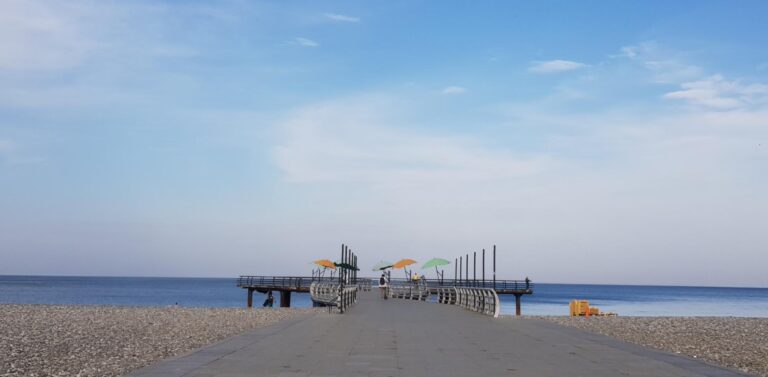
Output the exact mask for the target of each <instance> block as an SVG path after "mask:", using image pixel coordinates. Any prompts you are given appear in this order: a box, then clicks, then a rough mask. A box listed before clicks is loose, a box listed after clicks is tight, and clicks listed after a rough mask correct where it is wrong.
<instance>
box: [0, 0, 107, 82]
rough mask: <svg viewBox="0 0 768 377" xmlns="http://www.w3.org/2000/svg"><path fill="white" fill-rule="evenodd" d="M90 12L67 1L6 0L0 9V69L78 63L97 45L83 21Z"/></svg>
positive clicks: (37, 68)
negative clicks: (85, 28) (86, 30)
mask: <svg viewBox="0 0 768 377" xmlns="http://www.w3.org/2000/svg"><path fill="white" fill-rule="evenodd" d="M90 15H91V12H90V11H89V10H88V9H87V8H85V7H78V6H77V5H72V4H69V3H48V2H41V1H19V0H8V1H4V2H3V4H2V11H0V69H11V70H51V69H66V68H71V67H74V66H76V65H78V64H79V63H81V62H82V61H83V60H84V59H85V58H86V57H87V55H88V53H89V52H90V51H91V50H93V49H94V48H96V47H97V43H96V41H94V40H93V39H92V38H91V37H90V36H89V35H88V34H87V33H86V32H84V31H83V25H84V24H87V23H88V22H89V21H90V18H91V17H90Z"/></svg>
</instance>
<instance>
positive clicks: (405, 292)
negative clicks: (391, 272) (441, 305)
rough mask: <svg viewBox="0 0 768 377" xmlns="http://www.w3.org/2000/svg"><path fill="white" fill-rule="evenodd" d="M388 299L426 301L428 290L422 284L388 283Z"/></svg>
mask: <svg viewBox="0 0 768 377" xmlns="http://www.w3.org/2000/svg"><path fill="white" fill-rule="evenodd" d="M388 288H389V289H388V292H387V293H388V294H389V297H392V298H403V299H407V300H420V301H426V300H427V299H428V298H429V288H428V287H427V286H426V285H423V284H404V283H390V284H389V287H388Z"/></svg>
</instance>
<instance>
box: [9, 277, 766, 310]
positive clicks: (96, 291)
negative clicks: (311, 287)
mask: <svg viewBox="0 0 768 377" xmlns="http://www.w3.org/2000/svg"><path fill="white" fill-rule="evenodd" d="M264 298H265V297H264V295H261V294H255V295H254V303H255V305H258V306H260V304H261V302H262V301H263V299H264ZM574 299H579V300H588V301H589V303H590V306H597V307H599V308H600V309H601V310H602V311H610V312H615V313H617V314H618V315H621V316H733V317H768V288H727V287H680V286H644V285H590V284H546V283H537V284H536V285H535V290H534V294H533V295H529V296H528V295H526V296H523V301H522V311H523V314H524V315H568V303H569V301H570V300H574ZM501 300H502V314H514V312H515V300H514V296H505V295H502V296H501ZM276 302H279V301H278V300H276ZM0 304H56V305H115V306H155V307H165V306H173V305H178V306H183V307H216V308H242V307H245V305H246V291H245V290H243V289H241V288H238V287H237V286H236V282H235V279H227V278H158V277H74V276H0ZM291 306H293V307H300V308H302V307H310V306H312V303H311V300H310V298H309V294H305V293H293V294H292V296H291Z"/></svg>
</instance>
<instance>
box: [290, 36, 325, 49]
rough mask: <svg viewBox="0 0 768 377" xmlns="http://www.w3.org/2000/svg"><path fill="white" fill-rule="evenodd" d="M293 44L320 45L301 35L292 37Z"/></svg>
mask: <svg viewBox="0 0 768 377" xmlns="http://www.w3.org/2000/svg"><path fill="white" fill-rule="evenodd" d="M293 44H295V45H299V46H302V47H318V46H320V43H317V42H315V41H313V40H311V39H309V38H303V37H296V38H294V39H293Z"/></svg>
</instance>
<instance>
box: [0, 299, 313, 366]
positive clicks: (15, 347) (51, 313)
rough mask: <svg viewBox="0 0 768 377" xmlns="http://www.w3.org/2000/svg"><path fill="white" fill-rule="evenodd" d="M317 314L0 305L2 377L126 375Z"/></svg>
mask: <svg viewBox="0 0 768 377" xmlns="http://www.w3.org/2000/svg"><path fill="white" fill-rule="evenodd" d="M312 311H313V309H294V308H280V309H277V308H275V309H252V310H248V309H218V308H215V309H214V308H179V307H169V308H140V307H109V306H65V305H0V376H3V377H10V376H25V377H41V376H81V377H89V376H99V377H111V376H122V375H125V374H127V373H129V372H131V371H133V370H135V369H139V368H141V367H143V366H146V365H149V364H151V363H153V362H155V361H159V360H162V359H164V358H167V357H171V356H176V355H181V354H184V353H187V352H189V351H191V350H193V349H196V348H199V347H202V346H205V345H208V344H212V343H215V342H217V341H220V340H222V339H225V338H227V337H230V336H233V335H236V334H240V333H242V332H245V331H248V330H252V329H255V328H258V327H263V326H268V325H271V324H274V323H277V322H279V321H281V320H286V319H290V318H294V317H297V316H300V315H306V314H309V313H311V312H312Z"/></svg>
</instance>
